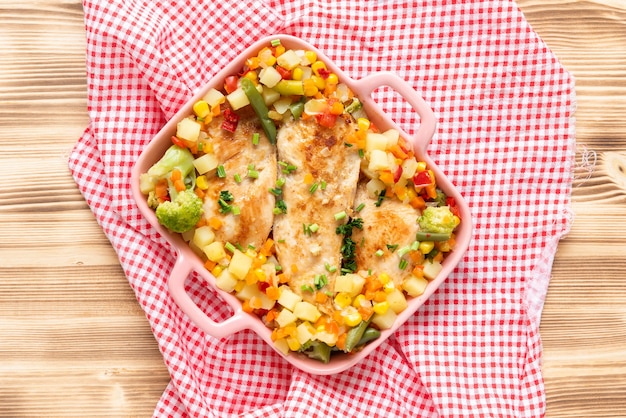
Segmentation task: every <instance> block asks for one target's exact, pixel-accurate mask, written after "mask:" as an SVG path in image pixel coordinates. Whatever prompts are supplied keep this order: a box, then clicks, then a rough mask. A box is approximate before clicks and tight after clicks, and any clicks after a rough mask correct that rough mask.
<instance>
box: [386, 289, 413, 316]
mask: <svg viewBox="0 0 626 418" xmlns="http://www.w3.org/2000/svg"><path fill="white" fill-rule="evenodd" d="M387 302H389V308H390V309H391V310H393V311H394V312H395V313H397V314H399V313H400V312H402V311H403V310H405V309H406V308H407V306H409V304H408V303H407V301H406V298H405V297H404V294H403V293H402V292H401V291H400V290H398V289H393V290H392V291H391V292H390V293H388V294H387Z"/></svg>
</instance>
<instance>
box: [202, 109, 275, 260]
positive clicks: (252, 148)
mask: <svg viewBox="0 0 626 418" xmlns="http://www.w3.org/2000/svg"><path fill="white" fill-rule="evenodd" d="M221 124H222V117H218V118H215V119H213V121H212V122H211V124H210V126H209V127H208V135H209V137H210V138H211V139H212V144H213V151H214V153H215V155H217V156H218V158H219V160H220V161H219V163H220V164H221V165H223V166H224V170H225V172H226V176H225V177H224V178H219V177H218V176H217V175H216V176H215V177H214V178H213V179H212V180H211V181H210V182H209V184H210V186H209V189H208V190H207V191H206V196H205V198H204V213H205V215H204V216H205V217H206V218H207V219H211V218H212V217H218V218H219V219H220V220H221V222H222V225H221V227H220V228H219V229H217V230H216V231H215V235H216V239H217V240H220V241H223V242H230V243H232V244H240V245H241V246H243V247H247V246H248V245H253V246H254V247H256V248H259V247H260V246H261V245H262V244H263V242H264V241H265V240H266V239H267V237H268V235H269V234H270V232H271V229H272V221H273V218H274V214H273V210H274V204H275V200H274V195H273V194H271V193H269V191H268V189H270V188H272V187H274V185H275V183H276V152H275V149H274V146H273V145H272V144H270V142H269V140H268V139H267V137H266V136H265V134H264V133H263V129H262V128H261V126H260V125H259V124H258V118H256V116H255V115H254V113H252V112H249V113H243V114H241V115H240V120H239V123H238V125H237V129H236V131H235V132H234V133H230V132H228V131H225V130H224V129H222V128H221ZM255 133H258V134H259V143H258V145H254V144H253V142H252V137H253V135H254V134H255ZM251 166H254V171H256V172H258V178H251V177H250V176H248V175H247V174H248V169H249V167H251ZM235 174H238V175H239V177H240V179H241V181H240V182H237V181H235ZM224 191H228V192H230V193H231V194H232V196H233V200H232V201H230V202H226V203H227V204H229V205H233V206H237V207H238V208H239V210H240V213H239V214H238V215H234V214H233V213H232V212H231V213H223V208H222V206H220V204H219V203H218V202H219V199H220V193H221V192H224Z"/></svg>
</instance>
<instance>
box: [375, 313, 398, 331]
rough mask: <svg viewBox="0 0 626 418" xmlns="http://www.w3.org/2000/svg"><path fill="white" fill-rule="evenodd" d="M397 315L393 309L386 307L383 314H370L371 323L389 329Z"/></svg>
mask: <svg viewBox="0 0 626 418" xmlns="http://www.w3.org/2000/svg"><path fill="white" fill-rule="evenodd" d="M397 317H398V315H396V313H395V312H394V311H393V309H387V311H386V312H385V313H384V314H382V315H381V314H374V315H373V316H372V324H374V325H376V326H377V327H378V328H380V329H389V328H391V327H392V326H393V324H394V322H396V318H397Z"/></svg>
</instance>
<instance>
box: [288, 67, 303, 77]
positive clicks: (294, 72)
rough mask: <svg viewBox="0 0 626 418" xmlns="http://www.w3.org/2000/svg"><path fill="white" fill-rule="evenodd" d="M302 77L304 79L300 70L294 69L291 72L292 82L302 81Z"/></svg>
mask: <svg viewBox="0 0 626 418" xmlns="http://www.w3.org/2000/svg"><path fill="white" fill-rule="evenodd" d="M302 77H304V72H303V71H302V68H300V67H296V68H294V69H293V70H291V79H292V80H302Z"/></svg>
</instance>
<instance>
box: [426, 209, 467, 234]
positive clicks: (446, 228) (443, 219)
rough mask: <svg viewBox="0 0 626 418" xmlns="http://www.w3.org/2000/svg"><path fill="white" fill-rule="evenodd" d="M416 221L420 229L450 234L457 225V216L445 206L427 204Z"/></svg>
mask: <svg viewBox="0 0 626 418" xmlns="http://www.w3.org/2000/svg"><path fill="white" fill-rule="evenodd" d="M418 223H419V226H420V229H421V230H422V231H425V232H431V233H437V234H451V233H452V231H453V230H454V228H456V226H457V225H458V218H457V217H455V216H454V214H453V213H452V212H451V211H450V208H448V207H447V206H441V207H435V206H429V207H427V208H426V209H424V211H423V212H422V216H420V217H419V219H418Z"/></svg>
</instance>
